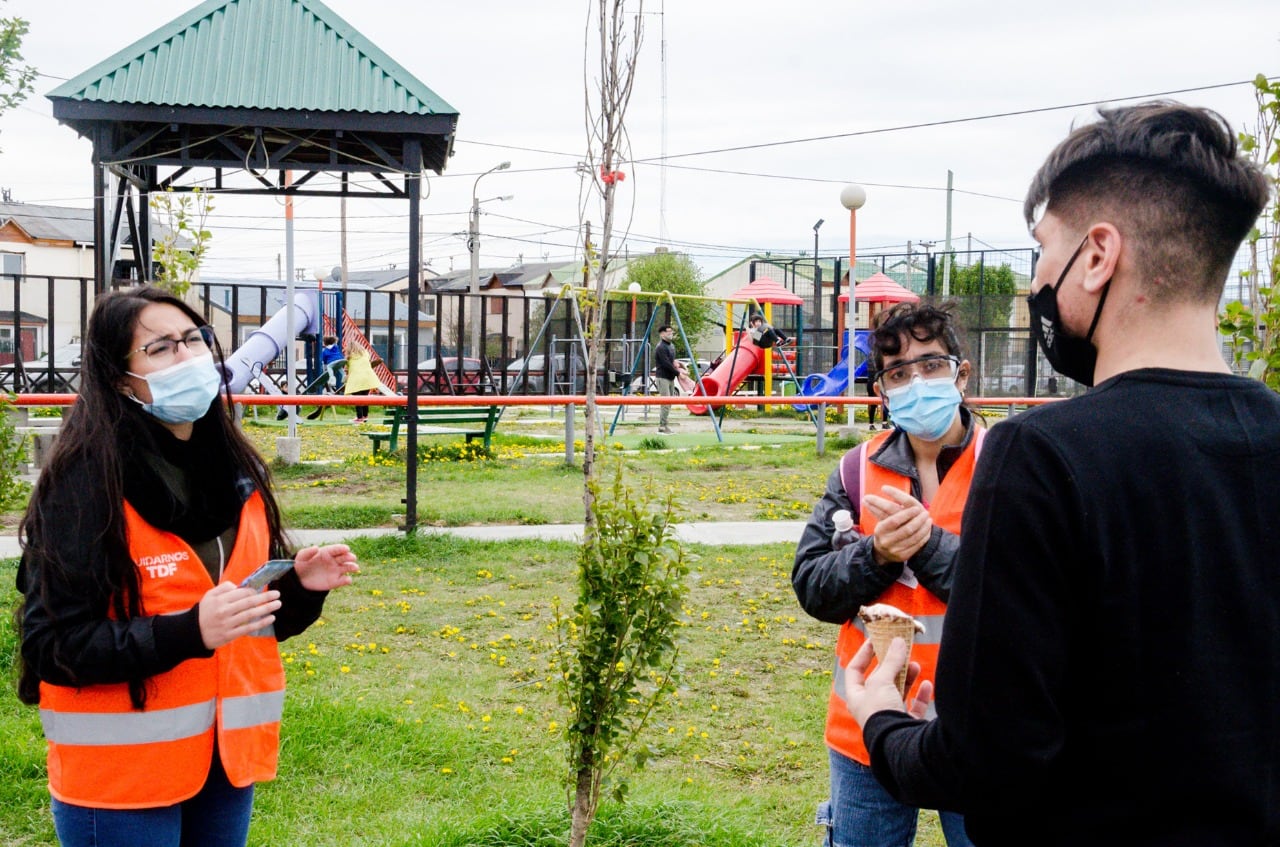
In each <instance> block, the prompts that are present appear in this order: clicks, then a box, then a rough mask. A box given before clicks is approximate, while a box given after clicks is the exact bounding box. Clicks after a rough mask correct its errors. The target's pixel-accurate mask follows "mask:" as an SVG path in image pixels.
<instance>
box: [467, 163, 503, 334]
mask: <svg viewBox="0 0 1280 847" xmlns="http://www.w3.org/2000/svg"><path fill="white" fill-rule="evenodd" d="M509 167H511V163H510V162H503V163H502V164H500V165H494V166H493V167H492V168H489V170H487V171H485V172H484V173H482V174H480V176H478V177H476V181H475V182H473V183H472V184H471V222H470V225H469V226H468V227H467V250H468V251H469V252H470V253H471V284H470V285H469V286H467V291H468V292H469V293H470V294H471V297H470V298H469V299H470V300H471V304H472V307H473V308H474V309H475V312H474V313H473V314H472V316H471V355H472V356H474V357H476V358H477V359H479V358H483V350H481V348H480V199H479V198H478V197H477V196H476V191H477V189H478V188H479V187H480V180H482V179H484V178H485V177H486V176H488V175H489V174H491V173H493V172H494V171H505V170H506V169H507V168H509Z"/></svg>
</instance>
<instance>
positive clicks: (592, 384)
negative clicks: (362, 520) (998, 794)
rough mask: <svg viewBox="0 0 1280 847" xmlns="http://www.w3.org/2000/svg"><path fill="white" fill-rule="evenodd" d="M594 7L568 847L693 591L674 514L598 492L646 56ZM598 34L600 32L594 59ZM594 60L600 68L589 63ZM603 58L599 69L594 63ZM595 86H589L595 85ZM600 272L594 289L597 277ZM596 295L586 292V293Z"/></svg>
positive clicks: (568, 694) (648, 697)
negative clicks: (637, 85) (616, 266)
mask: <svg viewBox="0 0 1280 847" xmlns="http://www.w3.org/2000/svg"><path fill="white" fill-rule="evenodd" d="M626 5H627V4H626V2H625V0H591V5H590V6H589V9H590V11H589V13H588V15H587V26H586V32H587V38H586V51H585V52H586V55H587V58H586V59H585V60H584V61H585V65H584V67H585V71H586V73H585V76H586V77H587V80H586V84H585V86H584V89H585V99H586V116H587V118H586V119H587V162H586V168H585V170H586V172H587V174H588V175H589V177H590V180H591V188H592V193H593V195H595V196H597V197H598V198H599V200H600V201H601V207H602V209H601V211H602V213H603V222H602V226H601V227H600V229H599V230H598V232H597V237H598V241H597V242H596V243H595V244H593V243H592V240H591V237H590V234H589V233H590V227H589V226H588V227H586V228H585V231H586V232H587V233H588V234H587V236H586V237H585V238H584V245H583V264H584V268H585V274H584V275H585V277H586V279H585V281H584V285H583V286H582V288H581V289H580V290H579V294H578V305H579V308H580V314H581V317H582V327H583V332H584V333H585V334H586V342H587V365H586V368H587V379H586V416H585V427H584V428H585V439H584V440H585V455H584V459H583V487H582V492H583V493H582V501H583V509H584V512H585V520H584V527H583V540H582V547H581V550H580V552H579V556H578V597H577V599H576V601H575V602H574V604H573V608H572V610H571V612H568V613H563V614H562V613H561V611H560V606H559V603H558V602H557V605H556V619H557V630H558V633H559V645H560V646H559V649H558V650H557V664H558V670H559V678H560V681H561V692H562V695H563V698H564V701H565V703H566V705H567V706H568V707H569V711H570V714H569V718H568V720H567V721H566V722H565V723H566V727H565V736H566V741H567V742H568V744H567V747H568V765H569V768H568V781H569V794H570V796H569V802H570V809H571V813H572V825H571V829H570V840H569V843H570V845H571V847H582V845H583V844H584V843H585V841H586V838H587V830H588V828H589V827H590V826H591V822H592V821H593V820H594V819H595V815H596V810H597V808H598V806H599V802H600V796H601V792H602V790H603V788H604V787H605V786H606V784H608V785H609V787H610V788H611V791H612V794H613V795H614V796H615V797H617V798H619V799H621V798H622V797H623V796H624V794H625V789H626V782H625V780H624V779H623V778H621V777H620V776H616V775H614V771H616V770H617V769H618V766H619V765H620V764H622V763H623V762H624V761H627V762H628V763H633V764H634V765H635V766H636V767H640V766H642V765H643V763H644V759H645V758H646V756H647V748H646V747H645V745H644V744H643V743H642V742H641V740H640V736H641V733H642V731H643V730H644V729H645V728H646V727H647V726H648V724H649V722H650V718H651V716H652V715H653V713H654V710H655V709H656V708H657V707H658V706H659V705H660V704H661V703H662V702H663V701H664V700H665V698H666V697H668V696H670V693H671V691H672V690H674V684H675V679H676V673H675V671H676V656H677V648H676V643H675V633H676V631H677V629H678V626H679V623H680V620H679V617H680V615H681V613H682V612H681V608H682V600H683V597H684V596H685V592H686V579H685V577H686V575H687V572H688V571H687V565H686V561H687V558H686V556H685V554H684V551H683V549H682V548H681V546H680V543H679V542H678V541H677V540H676V539H675V538H674V535H673V532H672V525H673V523H674V521H673V508H672V504H671V502H670V499H668V500H667V501H666V502H665V503H662V504H657V503H655V502H653V501H651V500H650V499H649V498H647V497H635V496H634V495H633V493H632V492H631V491H630V490H629V489H628V488H627V487H626V485H624V484H623V480H622V472H621V468H620V467H619V468H617V469H616V470H615V475H614V481H613V484H612V485H610V486H602V485H600V484H599V482H598V481H597V465H596V453H595V451H596V448H595V435H596V429H597V421H598V420H599V414H598V410H597V404H596V391H597V379H596V374H599V373H601V372H602V371H603V365H604V361H603V359H604V355H605V353H604V344H605V339H604V335H605V312H606V310H605V308H604V305H605V299H606V285H607V283H608V278H609V266H610V264H611V261H612V250H613V229H614V223H615V217H614V208H615V202H616V198H617V194H618V189H619V186H620V184H621V183H622V182H623V180H624V179H625V173H624V172H623V171H622V170H621V168H620V165H621V164H622V162H624V161H625V160H626V159H627V158H628V151H627V150H626V149H625V147H626V137H627V136H626V129H625V125H624V118H625V115H626V111H627V104H628V103H629V101H630V99H631V91H632V84H633V82H634V80H635V72H636V60H637V57H638V55H639V50H640V40H641V32H642V28H641V21H642V18H641V15H642V14H643V11H642V6H641V5H640V4H637V8H635V9H634V10H628V9H627V8H626ZM593 27H596V28H598V35H599V39H598V42H596V44H597V47H596V49H595V50H593V49H592V46H591V45H592V42H593V41H594V38H593ZM595 52H598V57H595V56H593V53H595ZM595 59H598V64H597V65H596V66H595V67H596V69H595V70H592V67H593V60H595ZM593 77H594V79H593ZM593 271H594V279H593V277H592V273H593ZM592 282H593V283H594V284H591V283H592Z"/></svg>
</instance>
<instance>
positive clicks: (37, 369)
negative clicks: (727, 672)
mask: <svg viewBox="0 0 1280 847" xmlns="http://www.w3.org/2000/svg"><path fill="white" fill-rule="evenodd" d="M26 374H27V388H26V390H27V391H29V392H31V393H33V394H74V393H76V392H77V391H79V390H80V344H79V343H78V342H76V343H72V344H64V345H62V346H61V347H59V348H57V349H56V350H54V351H53V373H52V374H50V372H49V354H48V353H46V354H45V355H43V356H41V357H40V358H39V359H36V360H34V361H32V362H28V363H27V365H26Z"/></svg>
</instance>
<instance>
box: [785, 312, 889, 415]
mask: <svg viewBox="0 0 1280 847" xmlns="http://www.w3.org/2000/svg"><path fill="white" fill-rule="evenodd" d="M853 347H854V350H856V351H859V352H861V353H862V355H863V361H862V362H861V363H860V364H859V365H858V366H857V367H856V368H855V369H854V371H853V376H854V378H855V379H856V378H858V377H860V376H862V377H865V376H866V375H867V362H866V359H867V357H868V356H870V355H871V333H869V332H867V331H866V330H862V329H860V330H857V331H856V332H855V334H854V340H853ZM848 390H849V334H848V333H845V334H844V337H843V339H842V343H841V344H840V361H838V362H837V363H836V365H835V367H833V368H832V369H831V370H830V371H828V372H827V373H825V374H817V373H814V374H809V375H808V376H807V377H805V378H804V382H803V383H802V384H801V386H800V394H801V395H802V396H804V397H839V396H841V395H843V394H846V393H847V392H848ZM792 408H794V409H796V410H797V411H800V412H804V411H807V410H808V408H809V407H808V406H794V407H792Z"/></svg>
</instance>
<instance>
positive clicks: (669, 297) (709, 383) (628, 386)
mask: <svg viewBox="0 0 1280 847" xmlns="http://www.w3.org/2000/svg"><path fill="white" fill-rule="evenodd" d="M578 292H585V293H591V294H594V293H595V292H594V289H587V288H582V287H576V286H573V285H569V284H565V285H563V286H561V287H560V289H559V290H558V291H557V292H556V294H555V297H554V298H551V297H548V298H547V311H546V315H545V317H544V318H543V321H542V325H541V326H540V327H539V328H538V333H537V335H536V337H535V338H534V341H533V343H532V345H531V346H530V348H529V349H530V350H536V349H538V346H539V345H540V344H541V343H542V341H543V339H544V338H545V336H546V333H547V329H548V327H549V326H550V325H551V321H552V316H553V315H554V314H555V311H556V307H557V306H558V305H559V304H560V302H561V301H562V300H566V299H567V301H568V308H569V312H570V315H571V316H572V319H573V324H574V327H575V328H576V330H577V335H576V338H575V339H574V340H573V344H574V345H575V346H577V347H579V348H580V349H581V351H582V361H584V362H586V361H589V359H588V356H587V342H586V332H585V331H584V329H583V325H582V314H581V311H580V310H579V308H578V300H577V297H574V296H571V295H573V294H575V293H578ZM605 296H606V297H607V298H609V299H612V300H626V299H628V298H629V299H631V300H632V302H634V301H635V300H637V299H642V300H652V301H654V302H655V304H656V305H657V306H661V305H667V306H669V307H670V309H671V314H672V322H673V325H674V326H675V328H676V331H677V333H678V334H679V338H680V346H682V347H683V349H684V352H685V353H686V354H687V356H688V359H689V367H690V370H691V371H692V373H691V377H692V380H693V384H694V389H693V394H692V395H691V399H692V397H699V396H701V397H719V396H724V395H725V393H727V394H732V393H734V392H735V391H736V389H737V387H738V385H740V384H741V383H742V382H743V381H744V380H745V377H746V375H747V374H748V373H754V372H755V370H756V368H757V364H758V361H757V359H758V358H763V367H764V374H765V391H766V392H767V391H768V390H769V387H770V376H771V374H772V371H773V365H772V361H771V359H772V350H771V349H769V348H760V347H757V346H756V345H755V344H754V343H752V342H751V341H750V338H749V332H748V330H747V323H748V321H749V318H750V314H751V312H752V311H753V310H755V311H758V312H760V313H761V314H764V316H765V320H768V319H769V318H770V317H771V316H770V314H769V311H771V310H770V309H769V308H768V307H769V305H770V304H769V303H768V302H766V303H764V304H762V303H761V302H760V301H758V300H756V299H755V298H754V297H744V298H739V297H727V298H726V297H708V296H706V295H698V294H673V293H672V292H670V291H665V290H664V291H619V290H611V291H607V292H606V293H605ZM681 300H685V301H700V302H713V303H724V304H725V307H726V315H725V317H726V320H725V324H724V326H725V348H726V349H725V352H724V353H723V354H722V355H720V356H719V357H717V358H716V360H715V361H714V362H712V363H711V364H710V366H708V368H707V369H706V371H705V372H704V373H699V371H698V360H697V356H695V355H694V352H693V345H692V344H691V343H690V341H689V336H688V334H687V333H686V332H685V328H684V321H683V320H682V319H681V317H680V306H679V301H681ZM735 305H743V306H746V307H747V308H745V309H743V310H742V317H741V319H740V322H739V325H738V328H737V330H736V331H735V330H734V329H733V312H734V306H735ZM658 313H659V309H657V308H654V309H652V310H651V311H650V313H649V319H648V321H647V323H646V324H645V328H644V331H643V332H642V333H638V334H637V337H636V338H624V339H621V341H622V343H623V345H624V355H626V353H625V350H626V345H628V344H632V343H636V344H637V347H636V351H635V355H634V356H632V357H630V366H629V368H628V369H627V371H626V372H625V375H624V376H623V377H622V394H623V395H629V394H631V393H632V387H633V385H634V384H635V383H636V377H637V376H645V377H647V374H645V373H644V362H645V358H646V353H647V352H648V349H649V347H650V346H651V345H650V342H649V338H650V337H651V333H652V331H653V326H654V322H655V321H656V320H657V317H658ZM748 356H750V357H752V358H751V360H750V362H748V360H747V358H746V357H748ZM529 358H530V357H529V356H525V357H524V359H525V363H524V364H523V365H522V366H521V369H520V372H519V373H518V374H517V376H516V378H515V379H513V380H512V384H511V387H509V388H508V393H509V394H510V393H511V392H512V391H513V389H514V386H515V385H516V384H517V383H518V382H519V381H520V378H521V377H523V376H524V375H525V371H526V369H527V368H528V361H529ZM780 358H781V360H782V362H783V363H784V364H785V365H786V372H787V375H788V378H789V379H790V381H791V383H792V384H793V385H794V386H795V389H796V393H797V394H799V393H800V381H799V379H798V378H797V376H796V372H795V369H794V367H793V366H792V364H791V360H790V359H789V358H788V357H786V356H781V357H780ZM553 360H554V357H553ZM747 364H750V367H746V365H747ZM722 371H723V372H724V374H725V375H727V376H728V377H729V378H728V379H726V380H718V379H716V376H717V375H718V374H720V373H721V372H722ZM646 383H647V379H646V380H642V381H641V384H642V385H643V384H646ZM548 385H549V383H548ZM688 405H689V409H690V411H692V412H693V413H694V414H699V415H700V414H705V415H707V416H708V417H709V418H710V419H711V425H712V428H713V429H714V430H715V433H716V440H717V441H719V442H722V443H723V441H724V433H723V431H722V430H721V423H722V422H723V418H724V414H725V411H724V407H723V406H721V407H720V408H719V409H718V410H716V409H711V408H710V407H709V404H698V403H696V402H691V403H689V404H688ZM505 411H506V407H504V408H503V409H501V410H500V411H499V415H501V413H502V412H505ZM624 411H625V407H623V406H619V407H617V409H616V410H615V412H614V416H613V422H612V423H611V424H610V426H609V430H608V435H609V436H612V435H613V434H614V431H615V430H616V429H617V426H618V422H619V420H620V419H621V417H622V415H623V413H624ZM804 411H805V413H806V415H807V416H808V418H809V421H810V423H812V424H814V426H815V428H816V426H817V421H816V420H815V418H814V415H813V411H812V409H811V407H808V406H806V407H804ZM601 426H602V428H603V424H601ZM602 434H603V433H602Z"/></svg>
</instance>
